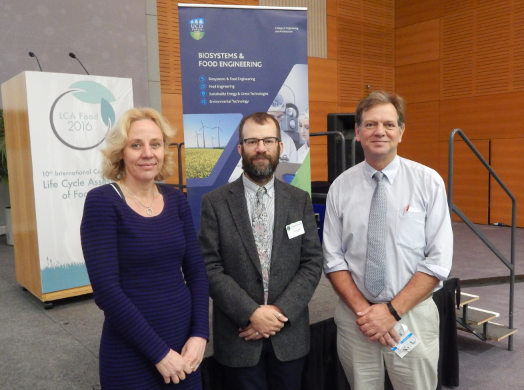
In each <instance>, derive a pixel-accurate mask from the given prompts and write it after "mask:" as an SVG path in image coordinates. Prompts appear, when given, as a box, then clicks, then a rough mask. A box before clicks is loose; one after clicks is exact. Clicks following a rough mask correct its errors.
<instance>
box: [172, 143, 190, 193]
mask: <svg viewBox="0 0 524 390" xmlns="http://www.w3.org/2000/svg"><path fill="white" fill-rule="evenodd" d="M169 146H176V149H177V154H178V184H175V187H178V189H179V190H180V191H182V189H183V188H186V185H185V184H184V181H183V180H182V153H180V152H181V149H182V146H184V143H183V142H180V143H179V144H177V143H175V142H174V143H171V144H169Z"/></svg>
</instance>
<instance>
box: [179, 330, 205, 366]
mask: <svg viewBox="0 0 524 390" xmlns="http://www.w3.org/2000/svg"><path fill="white" fill-rule="evenodd" d="M206 344H207V340H206V339H204V338H202V337H190V338H189V340H187V341H186V344H185V345H184V348H182V357H183V358H184V360H186V361H187V362H188V363H189V366H190V367H191V370H192V371H196V370H197V368H198V366H200V363H202V359H203V358H204V352H205V350H206Z"/></svg>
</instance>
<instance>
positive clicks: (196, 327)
mask: <svg viewBox="0 0 524 390" xmlns="http://www.w3.org/2000/svg"><path fill="white" fill-rule="evenodd" d="M177 193H178V199H177V200H178V204H179V210H180V211H179V212H180V219H181V220H182V221H183V223H184V237H185V240H186V252H185V254H184V259H183V260H182V271H183V272H184V279H185V281H186V283H187V286H188V287H189V291H190V292H191V336H192V337H195V336H198V337H202V338H205V339H209V285H208V280H207V273H206V267H205V265H204V258H203V257H202V251H201V249H200V245H199V243H198V240H197V236H196V231H195V225H194V224H193V218H192V216H191V210H190V208H189V204H188V202H187V200H186V198H185V196H184V195H183V194H181V193H179V192H177Z"/></svg>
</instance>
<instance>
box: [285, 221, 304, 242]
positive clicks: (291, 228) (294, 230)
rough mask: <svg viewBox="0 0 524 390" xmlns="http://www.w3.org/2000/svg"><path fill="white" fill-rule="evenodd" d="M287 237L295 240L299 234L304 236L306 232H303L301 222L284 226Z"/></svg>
mask: <svg viewBox="0 0 524 390" xmlns="http://www.w3.org/2000/svg"><path fill="white" fill-rule="evenodd" d="M286 231H287V236H288V237H289V239H292V238H295V237H298V236H300V235H301V234H304V233H305V232H306V231H305V230H304V225H303V224H302V221H297V222H293V223H290V224H289V225H287V226H286Z"/></svg>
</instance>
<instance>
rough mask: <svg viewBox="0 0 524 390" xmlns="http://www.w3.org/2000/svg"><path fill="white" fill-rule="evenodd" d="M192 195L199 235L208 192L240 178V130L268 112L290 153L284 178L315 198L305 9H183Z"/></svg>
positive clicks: (283, 158) (284, 159) (284, 157)
mask: <svg viewBox="0 0 524 390" xmlns="http://www.w3.org/2000/svg"><path fill="white" fill-rule="evenodd" d="M178 15H179V34H180V61H181V70H182V102H183V107H184V147H185V162H186V178H187V181H186V183H187V194H188V200H189V202H190V205H191V210H192V213H193V220H194V221H195V225H196V227H197V229H198V225H199V218H200V200H201V197H202V195H203V194H205V193H206V192H209V191H211V190H212V189H214V188H217V187H220V186H222V185H224V184H226V183H228V182H231V181H233V180H235V179H237V178H238V177H239V176H240V175H241V174H242V163H241V159H240V155H239V153H238V151H237V145H238V125H239V123H240V121H241V120H242V118H243V117H244V116H247V115H249V114H252V113H254V112H257V111H263V112H268V113H269V114H271V115H273V116H274V117H275V118H276V119H277V120H278V121H279V122H280V128H281V138H282V142H283V144H284V148H283V150H282V151H281V155H280V162H279V165H278V167H277V170H276V172H275V177H276V178H277V179H278V180H282V181H285V182H287V183H290V184H291V185H294V186H296V187H299V188H302V189H304V190H306V191H308V192H311V170H310V163H309V142H308V139H309V103H308V70H307V9H306V8H283V7H249V6H245V7H241V6H238V7H237V6H218V5H194V4H179V8H178Z"/></svg>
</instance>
